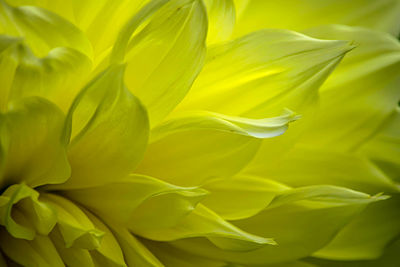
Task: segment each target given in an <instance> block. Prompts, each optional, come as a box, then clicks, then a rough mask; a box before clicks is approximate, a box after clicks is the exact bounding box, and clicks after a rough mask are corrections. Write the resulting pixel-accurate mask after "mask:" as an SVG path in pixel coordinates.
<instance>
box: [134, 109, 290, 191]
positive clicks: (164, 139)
mask: <svg viewBox="0 0 400 267" xmlns="http://www.w3.org/2000/svg"><path fill="white" fill-rule="evenodd" d="M296 118H297V117H296V116H295V115H294V113H292V112H289V111H287V112H286V114H284V115H282V116H280V117H275V118H266V119H258V120H254V119H248V118H241V117H233V116H225V115H222V114H217V113H211V112H203V111H201V112H188V113H181V114H180V115H179V116H177V117H174V118H171V119H170V120H167V121H165V122H164V123H162V124H160V125H159V126H158V127H156V128H154V129H153V131H152V132H151V142H152V143H151V144H150V145H149V147H148V149H147V151H146V153H145V156H144V159H143V161H142V162H141V164H140V165H139V166H138V168H137V169H136V170H135V172H138V173H143V174H146V175H151V176H154V177H158V178H160V179H163V180H166V181H168V182H172V183H174V184H178V185H184V186H196V185H200V184H201V183H203V182H204V181H206V180H207V179H211V178H216V177H219V178H222V177H228V176H231V175H233V174H235V173H237V172H238V171H239V170H240V169H241V168H243V166H245V165H246V164H247V163H248V162H249V161H250V160H251V159H252V157H253V156H254V154H255V152H256V151H257V149H258V146H259V143H260V140H259V139H262V138H269V137H274V136H277V135H280V134H282V133H283V132H284V131H285V130H286V129H287V127H288V123H289V122H291V121H293V120H295V119H296ZM172 148H173V149H172Z"/></svg>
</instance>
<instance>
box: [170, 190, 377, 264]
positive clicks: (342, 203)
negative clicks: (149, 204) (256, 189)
mask: <svg viewBox="0 0 400 267" xmlns="http://www.w3.org/2000/svg"><path fill="white" fill-rule="evenodd" d="M380 199H382V197H370V196H369V195H367V194H363V193H360V192H355V191H352V190H348V189H345V188H337V187H332V186H316V187H305V188H300V189H294V190H289V191H284V193H283V194H282V195H280V196H278V197H277V198H276V200H274V201H273V203H275V204H271V205H270V208H267V209H265V210H264V211H262V212H260V213H258V214H257V215H255V216H253V217H250V218H247V219H244V220H238V221H234V222H233V223H234V224H235V225H236V226H238V227H240V228H241V229H244V230H246V231H251V232H252V233H254V234H256V235H258V236H272V237H274V239H275V240H276V242H277V243H278V245H277V246H264V247H261V248H259V249H257V250H253V251H249V252H241V253H231V252H229V251H224V250H220V249H217V248H216V247H215V246H212V245H211V244H210V243H209V242H206V241H205V240H199V239H196V240H190V239H187V240H178V241H175V242H172V243H171V244H172V245H173V246H175V247H177V248H179V249H181V250H183V251H187V252H188V253H193V254H196V255H200V256H203V257H208V258H211V259H219V260H224V261H229V262H234V263H239V264H245V265H248V264H259V265H267V264H273V263H281V262H287V261H291V260H296V259H299V258H302V257H305V256H308V255H310V254H311V253H313V252H315V251H317V250H318V249H320V248H321V247H323V246H324V245H325V244H326V243H327V242H329V241H330V240H331V239H332V238H333V237H334V236H335V234H336V233H337V232H338V230H340V229H341V228H342V227H343V226H344V225H345V224H346V223H348V222H349V221H350V220H351V219H352V218H353V217H354V216H355V215H356V214H358V213H359V212H360V211H361V210H363V208H365V206H366V205H367V204H368V203H372V202H375V201H377V200H380Z"/></svg>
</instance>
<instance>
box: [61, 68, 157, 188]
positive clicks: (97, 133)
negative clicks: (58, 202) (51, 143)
mask: <svg viewBox="0 0 400 267" xmlns="http://www.w3.org/2000/svg"><path fill="white" fill-rule="evenodd" d="M123 73H124V66H122V65H118V66H111V67H110V68H109V69H108V70H106V71H105V72H104V73H102V74H100V76H99V77H97V78H96V79H95V80H94V81H92V82H91V83H90V84H89V85H88V86H87V87H86V88H84V89H83V90H82V92H81V93H80V94H79V95H78V97H77V98H76V99H75V101H74V103H73V105H72V107H71V109H70V111H69V114H68V118H69V120H70V121H69V123H71V125H70V127H72V137H71V142H70V145H69V150H68V158H69V161H70V164H71V167H72V169H73V173H72V176H71V178H70V179H69V180H68V181H67V182H66V183H64V184H62V185H59V186H57V188H63V189H65V188H79V187H88V186H93V185H100V184H105V183H107V182H109V181H112V180H114V179H115V178H116V177H123V176H125V175H127V174H128V173H129V172H130V171H132V170H133V169H134V168H135V166H136V165H137V163H138V161H139V160H140V159H141V158H142V155H143V153H144V150H145V148H146V145H147V138H148V127H149V126H148V119H147V114H146V110H145V109H144V107H143V106H142V104H141V103H140V102H139V101H138V100H137V98H136V97H135V96H133V95H132V94H131V93H130V92H129V91H128V90H127V89H126V88H125V86H124V84H123V81H122V79H123Z"/></svg>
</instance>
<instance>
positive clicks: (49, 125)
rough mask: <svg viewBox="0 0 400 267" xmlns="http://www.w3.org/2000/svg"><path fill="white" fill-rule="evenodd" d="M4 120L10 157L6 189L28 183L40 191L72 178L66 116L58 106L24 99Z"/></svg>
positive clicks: (4, 175) (4, 179) (3, 181)
mask: <svg viewBox="0 0 400 267" xmlns="http://www.w3.org/2000/svg"><path fill="white" fill-rule="evenodd" d="M0 117H1V119H2V125H1V127H2V128H3V129H2V130H1V132H2V139H3V138H4V139H3V140H4V141H3V150H4V153H5V154H6V155H5V163H4V164H5V166H4V167H3V168H4V169H3V173H2V174H1V179H0V183H1V185H2V186H5V185H9V184H13V183H19V182H25V183H26V184H28V185H29V186H31V187H36V186H40V185H44V184H57V183H63V182H65V181H66V180H67V179H68V178H69V176H70V173H71V170H70V166H69V164H68V161H67V158H66V151H65V147H66V141H65V135H66V131H65V129H64V114H63V113H62V112H61V111H60V110H59V109H58V108H57V107H56V106H55V105H54V104H52V103H51V102H48V101H47V100H45V99H42V98H39V97H29V98H23V99H20V100H18V101H15V102H13V103H11V104H10V108H9V111H8V112H7V113H5V114H0Z"/></svg>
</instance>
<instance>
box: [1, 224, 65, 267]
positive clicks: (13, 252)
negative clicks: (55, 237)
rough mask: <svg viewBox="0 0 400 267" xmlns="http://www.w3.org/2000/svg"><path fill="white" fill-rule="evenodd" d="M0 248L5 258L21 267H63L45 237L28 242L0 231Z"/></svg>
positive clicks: (38, 237) (39, 236) (49, 241)
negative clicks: (21, 266)
mask: <svg viewBox="0 0 400 267" xmlns="http://www.w3.org/2000/svg"><path fill="white" fill-rule="evenodd" d="M0 247H1V249H2V252H3V253H4V254H5V255H7V257H9V258H10V259H12V260H13V261H14V262H16V263H18V264H21V265H23V266H40V267H64V266H65V265H64V263H63V261H62V259H61V258H60V256H59V254H58V253H57V250H56V249H55V247H54V245H53V243H52V242H51V240H50V239H49V237H47V236H42V235H37V236H36V237H35V239H34V240H32V241H28V240H23V239H18V238H13V237H12V236H10V235H9V234H8V233H7V231H6V230H4V229H0Z"/></svg>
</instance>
